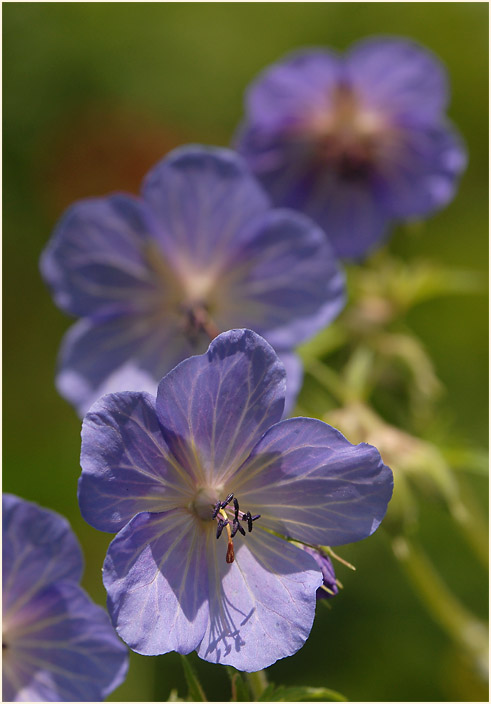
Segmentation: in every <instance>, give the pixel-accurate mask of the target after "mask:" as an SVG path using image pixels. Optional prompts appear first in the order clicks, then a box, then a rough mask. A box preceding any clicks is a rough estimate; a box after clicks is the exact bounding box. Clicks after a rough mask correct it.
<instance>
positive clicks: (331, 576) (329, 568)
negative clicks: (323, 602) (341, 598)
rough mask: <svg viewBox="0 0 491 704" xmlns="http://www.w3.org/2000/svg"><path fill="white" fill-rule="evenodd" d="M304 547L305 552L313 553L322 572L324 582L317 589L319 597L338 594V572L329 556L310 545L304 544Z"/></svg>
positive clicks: (328, 597) (329, 596) (323, 597)
mask: <svg viewBox="0 0 491 704" xmlns="http://www.w3.org/2000/svg"><path fill="white" fill-rule="evenodd" d="M302 547H303V549H304V550H305V552H308V553H309V555H312V557H313V558H314V560H315V561H316V562H317V565H318V567H319V568H320V571H321V572H322V584H321V586H320V587H319V589H318V590H317V599H330V598H331V597H333V596H336V594H337V593H338V591H339V590H338V585H337V582H336V573H335V572H334V567H333V565H332V562H331V560H330V559H329V557H328V556H327V555H326V554H325V553H324V552H322V550H317V549H316V548H312V547H310V546H309V545H303V546H302Z"/></svg>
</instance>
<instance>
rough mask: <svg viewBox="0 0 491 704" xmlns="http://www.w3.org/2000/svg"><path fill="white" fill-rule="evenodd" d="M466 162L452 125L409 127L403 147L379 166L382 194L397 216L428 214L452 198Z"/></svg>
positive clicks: (395, 216) (463, 151)
mask: <svg viewBox="0 0 491 704" xmlns="http://www.w3.org/2000/svg"><path fill="white" fill-rule="evenodd" d="M466 165H467V154H466V150H465V147H464V144H463V142H462V140H461V139H460V137H459V135H458V134H457V133H456V132H455V131H454V130H453V129H452V128H451V127H450V126H449V125H447V124H443V125H439V126H436V127H434V126H431V127H423V128H422V129H407V130H406V131H405V132H404V135H403V142H402V145H401V148H400V149H399V150H398V151H396V152H395V154H394V155H393V158H392V159H391V160H388V161H387V162H386V163H382V164H381V165H380V179H379V180H380V182H381V183H380V187H379V197H380V198H381V199H382V198H383V199H384V202H385V205H386V208H387V210H388V211H389V212H391V214H392V216H393V217H394V218H409V217H422V216H424V215H428V214H429V213H431V212H433V211H434V210H437V209H438V208H443V207H444V206H445V205H447V204H448V202H449V201H450V200H451V199H452V198H453V196H454V195H455V190H456V188H457V185H458V177H459V176H460V174H461V172H462V171H463V170H464V169H465V167H466Z"/></svg>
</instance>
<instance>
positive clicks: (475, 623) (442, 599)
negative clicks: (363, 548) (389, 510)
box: [392, 536, 488, 678]
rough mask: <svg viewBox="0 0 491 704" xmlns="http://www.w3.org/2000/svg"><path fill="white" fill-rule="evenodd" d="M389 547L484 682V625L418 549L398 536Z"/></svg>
mask: <svg viewBox="0 0 491 704" xmlns="http://www.w3.org/2000/svg"><path fill="white" fill-rule="evenodd" d="M392 547H393V550H394V553H395V555H396V557H397V558H398V559H399V561H400V562H401V564H402V565H403V567H404V569H405V570H406V573H407V575H408V576H409V578H410V579H411V581H412V583H413V585H414V586H415V587H416V591H417V593H418V594H419V596H420V598H421V599H422V600H423V602H424V604H425V605H426V607H427V609H428V610H429V612H430V613H431V615H432V616H433V618H434V619H435V620H436V621H437V622H438V623H439V624H440V625H441V626H442V628H443V629H444V630H445V631H446V632H447V633H448V635H449V636H450V637H451V638H452V640H453V641H454V642H455V643H456V645H457V646H459V648H461V649H462V650H463V651H464V652H466V653H467V654H468V655H469V656H470V657H471V659H472V661H473V663H474V665H475V666H476V669H477V670H478V672H479V674H480V675H481V677H483V678H487V677H488V633H487V628H486V626H485V625H484V623H483V622H482V621H480V620H479V619H477V618H476V617H475V616H473V615H472V614H471V613H470V612H469V611H468V610H467V609H466V608H465V607H464V606H463V605H462V604H461V603H460V601H459V600H458V599H457V598H456V597H455V596H454V595H453V594H452V592H451V591H450V590H449V588H448V587H447V585H446V584H445V583H444V582H443V580H442V578H441V577H440V575H439V574H438V573H437V571H436V570H435V568H434V566H433V565H432V563H431V562H430V560H429V559H428V557H427V556H426V555H425V553H424V552H423V550H422V549H421V548H420V547H419V546H417V545H416V544H415V543H414V542H412V541H410V540H408V539H407V538H405V537H402V536H398V537H397V538H394V539H393V541H392Z"/></svg>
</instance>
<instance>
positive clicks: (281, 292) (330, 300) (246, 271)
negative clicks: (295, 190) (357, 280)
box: [217, 210, 345, 349]
mask: <svg viewBox="0 0 491 704" xmlns="http://www.w3.org/2000/svg"><path fill="white" fill-rule="evenodd" d="M243 239H245V237H244V238H243ZM231 267H232V268H235V269H236V277H235V281H234V283H233V284H232V285H231V288H230V296H229V298H228V299H227V301H224V303H223V305H222V307H221V310H220V314H219V316H217V321H218V322H219V325H220V327H221V328H222V329H229V328H231V327H233V326H234V324H236V322H237V321H240V323H241V325H243V326H244V327H247V328H250V329H251V330H255V331H256V332H258V333H259V334H261V335H263V336H264V337H265V338H266V339H267V340H268V342H269V343H270V344H271V345H273V347H275V348H277V349H288V348H291V347H293V346H294V345H296V344H298V343H300V342H302V341H303V340H305V339H307V338H308V337H310V336H312V335H313V334H314V333H316V332H317V331H318V330H319V329H320V328H322V327H324V326H325V325H327V324H328V323H330V322H331V321H332V320H333V319H334V318H335V317H336V315H337V314H338V313H339V312H340V310H341V309H342V307H343V306H344V303H345V285H344V276H343V274H342V273H341V271H340V269H339V267H338V264H337V261H336V259H335V256H334V252H333V250H332V248H331V246H330V244H329V241H328V239H327V237H326V235H325V233H324V232H323V231H322V230H321V229H320V228H319V227H317V226H316V225H315V223H314V222H313V221H311V220H310V219H309V218H306V217H305V216H303V215H300V214H299V213H296V212H294V211H292V210H272V211H270V212H269V213H267V214H266V215H264V216H263V217H261V218H258V219H256V221H255V222H254V224H252V226H251V228H250V232H249V234H248V237H247V240H246V241H245V242H244V244H243V245H242V247H241V249H240V250H239V251H238V252H237V255H236V261H235V262H232V264H231Z"/></svg>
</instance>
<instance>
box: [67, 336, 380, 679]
mask: <svg viewBox="0 0 491 704" xmlns="http://www.w3.org/2000/svg"><path fill="white" fill-rule="evenodd" d="M284 400H285V370H284V367H283V365H282V364H281V362H280V361H279V359H278V357H277V356H276V354H275V352H274V350H273V349H272V347H271V346H270V345H269V344H268V343H267V342H265V340H263V339H262V338H261V337H260V336H259V335H257V334H256V333H254V332H252V331H250V330H232V331H229V332H226V333H223V334H221V335H219V336H218V337H217V338H216V339H215V340H214V341H213V342H212V343H211V344H210V346H209V349H208V352H207V353H206V354H204V355H201V356H196V357H191V358H190V359H187V360H185V361H183V362H181V363H180V364H179V365H178V366H177V367H176V368H175V369H173V370H172V371H171V372H169V373H168V374H167V375H166V376H165V377H164V378H163V379H162V381H161V382H160V385H159V387H158V392H157V397H156V398H155V397H153V396H151V395H150V394H147V393H145V392H139V393H135V392H126V393H117V394H108V395H107V396H105V397H103V398H102V399H100V400H99V401H98V402H96V403H95V404H94V406H92V408H91V410H90V412H89V413H88V414H87V416H86V417H85V420H84V423H83V430H82V454H81V464H82V475H81V478H80V484H79V502H80V507H81V511H82V514H83V516H84V517H85V519H86V520H87V521H88V522H89V523H90V524H91V525H92V526H94V527H95V528H98V529H99V530H104V531H109V532H118V531H119V532H118V535H117V536H116V537H115V538H114V540H113V541H112V543H111V544H110V546H109V549H108V553H107V557H106V560H105V563H104V570H103V579H104V584H105V586H106V589H107V592H108V609H109V612H110V614H111V617H112V619H113V624H114V626H115V627H116V630H117V631H118V633H119V635H120V636H121V637H122V638H123V639H124V640H125V641H126V643H128V645H129V646H130V647H131V648H133V649H134V650H136V651H137V652H139V653H143V654H146V655H157V654H160V653H166V652H169V651H171V650H175V651H177V652H180V653H189V652H190V651H192V650H196V651H197V652H198V655H199V656H200V657H201V658H204V659H205V660H209V661H211V662H217V663H223V664H227V665H233V666H234V667H236V668H238V669H240V670H245V671H254V670H258V669H260V668H263V667H267V666H268V665H271V664H272V663H273V662H275V661H276V660H277V659H279V658H283V657H286V656H288V655H292V654H293V653H295V652H296V651H297V650H298V649H299V648H300V647H301V646H302V645H303V643H304V642H305V640H306V638H307V637H308V635H309V632H310V629H311V627H312V622H313V618H314V613H315V604H316V591H317V589H318V587H319V586H320V585H321V584H322V582H323V575H322V573H321V570H320V569H319V566H318V564H317V562H316V561H315V560H314V558H313V557H311V555H309V554H308V553H307V552H306V551H304V550H303V549H301V548H299V547H297V546H296V545H295V544H294V543H293V542H291V541H289V540H286V539H285V538H291V539H293V540H295V541H297V542H303V543H309V544H310V545H339V544H343V543H349V542H352V541H356V540H361V539H362V538H365V537H367V536H368V535H370V534H371V533H372V532H373V531H374V530H376V528H377V527H378V525H379V523H380V521H381V520H382V518H383V516H384V514H385V512H386V509H387V504H388V501H389V499H390V497H391V494H392V473H391V471H390V469H388V468H387V467H386V466H385V465H384V464H383V462H382V460H381V458H380V455H379V453H378V451H377V450H376V449H375V448H374V447H371V446H370V445H366V444H361V445H358V446H353V445H351V444H350V443H349V442H348V441H347V440H346V439H345V438H344V437H343V436H342V435H341V433H339V432H338V431H337V430H335V429H334V428H331V427H330V426H328V425H326V424H325V423H322V422H321V421H318V420H313V419H309V418H293V419H289V420H284V421H281V422H278V421H280V419H281V417H282V413H283V404H284Z"/></svg>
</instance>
